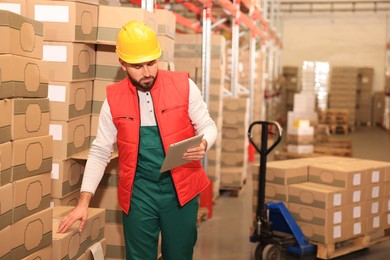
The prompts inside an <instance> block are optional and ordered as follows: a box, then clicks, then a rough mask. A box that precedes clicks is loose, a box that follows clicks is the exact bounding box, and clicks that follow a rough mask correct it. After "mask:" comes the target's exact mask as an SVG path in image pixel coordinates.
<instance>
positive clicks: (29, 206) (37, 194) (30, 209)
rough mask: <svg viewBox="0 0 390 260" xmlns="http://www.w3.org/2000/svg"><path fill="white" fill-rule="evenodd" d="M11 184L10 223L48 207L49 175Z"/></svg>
mask: <svg viewBox="0 0 390 260" xmlns="http://www.w3.org/2000/svg"><path fill="white" fill-rule="evenodd" d="M12 184H13V198H14V200H13V207H14V211H13V220H12V223H16V222H18V221H19V220H21V219H23V218H26V217H28V216H31V215H33V214H35V213H38V212H40V211H42V210H45V209H47V208H49V207H50V193H51V181H50V173H45V174H41V175H37V176H33V177H29V178H26V179H22V180H17V181H15V182H13V183H12Z"/></svg>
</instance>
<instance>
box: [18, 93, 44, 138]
mask: <svg viewBox="0 0 390 260" xmlns="http://www.w3.org/2000/svg"><path fill="white" fill-rule="evenodd" d="M11 104H12V113H11V115H12V125H11V126H12V134H11V135H12V137H11V138H12V140H18V139H23V138H30V137H36V136H43V135H48V134H49V117H50V107H49V100H48V99H47V98H15V99H11Z"/></svg>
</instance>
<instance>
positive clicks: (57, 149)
mask: <svg viewBox="0 0 390 260" xmlns="http://www.w3.org/2000/svg"><path fill="white" fill-rule="evenodd" d="M90 128H91V121H90V116H88V115H87V116H83V117H79V118H76V119H72V120H69V121H51V122H50V134H51V135H52V136H53V159H56V160H65V159H68V158H70V157H71V156H72V155H74V154H76V153H79V152H82V151H84V150H87V149H88V148H89V135H90V132H91V129H90Z"/></svg>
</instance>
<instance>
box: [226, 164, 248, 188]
mask: <svg viewBox="0 0 390 260" xmlns="http://www.w3.org/2000/svg"><path fill="white" fill-rule="evenodd" d="M246 171H247V167H244V166H241V167H234V166H230V167H222V166H221V188H226V187H230V188H242V187H243V186H244V183H245V180H246V176H247V172H246Z"/></svg>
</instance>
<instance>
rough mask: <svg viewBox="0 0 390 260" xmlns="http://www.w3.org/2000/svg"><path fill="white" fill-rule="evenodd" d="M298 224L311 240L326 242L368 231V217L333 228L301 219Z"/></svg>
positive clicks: (340, 239)
mask: <svg viewBox="0 0 390 260" xmlns="http://www.w3.org/2000/svg"><path fill="white" fill-rule="evenodd" d="M297 224H298V226H299V227H300V228H301V230H302V232H303V234H304V235H305V236H306V237H307V238H308V239H309V240H311V241H314V242H319V243H324V244H334V243H337V242H341V241H345V240H348V239H350V238H353V237H357V236H361V235H364V234H366V231H367V219H360V220H355V221H347V222H343V223H341V224H339V225H335V226H333V228H329V227H327V226H320V225H315V224H311V223H306V222H300V221H297ZM366 246H368V245H366Z"/></svg>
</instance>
